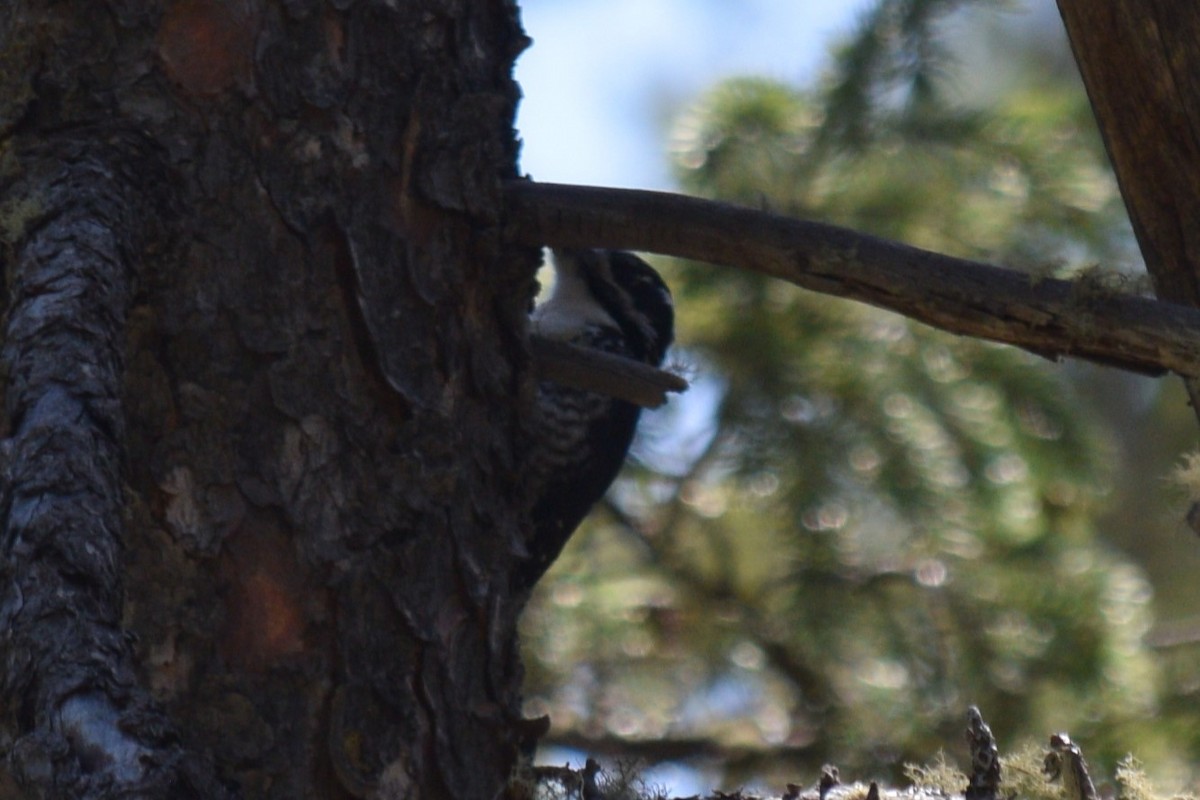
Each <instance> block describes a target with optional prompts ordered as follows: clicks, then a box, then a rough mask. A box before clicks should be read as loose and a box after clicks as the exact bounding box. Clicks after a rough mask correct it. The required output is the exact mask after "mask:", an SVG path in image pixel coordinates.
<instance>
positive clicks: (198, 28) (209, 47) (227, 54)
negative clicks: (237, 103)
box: [158, 0, 257, 95]
mask: <svg viewBox="0 0 1200 800" xmlns="http://www.w3.org/2000/svg"><path fill="white" fill-rule="evenodd" d="M255 22H256V20H255V19H254V18H252V17H251V15H250V13H249V12H248V10H247V8H246V5H245V4H244V3H241V2H215V0H179V2H177V3H174V4H172V6H171V7H170V8H169V9H168V10H167V12H166V14H165V15H163V20H162V25H160V26H159V29H158V55H159V57H160V58H162V60H163V64H164V65H165V66H166V70H167V74H168V75H169V76H170V77H171V79H172V80H174V81H175V82H176V83H178V84H179V85H180V86H182V87H183V88H184V89H185V90H186V91H187V92H188V93H189V94H201V95H213V94H218V93H220V92H222V91H224V90H226V89H228V88H229V87H230V86H232V85H233V84H234V83H237V82H241V83H246V84H248V83H249V80H250V68H251V64H252V63H253V61H252V54H253V48H254V31H255V28H256V27H257V25H256V24H255Z"/></svg>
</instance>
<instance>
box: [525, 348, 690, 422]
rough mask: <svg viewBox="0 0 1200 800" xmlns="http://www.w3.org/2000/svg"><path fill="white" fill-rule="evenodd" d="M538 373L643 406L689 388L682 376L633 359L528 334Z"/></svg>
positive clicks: (661, 400) (652, 405) (656, 403)
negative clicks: (668, 394)
mask: <svg viewBox="0 0 1200 800" xmlns="http://www.w3.org/2000/svg"><path fill="white" fill-rule="evenodd" d="M529 340H530V345H531V346H532V349H533V358H534V363H535V364H536V366H537V371H538V375H539V376H540V377H542V378H545V379H547V380H552V381H556V382H557V383H563V384H566V385H568V386H573V387H575V388H577V389H586V390H588V391H592V392H600V393H602V394H606V395H609V396H610V397H616V398H619V399H621V400H627V401H629V402H630V403H635V404H637V405H639V406H642V407H643V408H658V407H659V406H661V405H662V404H663V403H665V402H667V393H668V392H684V391H687V388H688V384H687V381H685V380H684V379H683V378H681V377H679V376H678V375H675V374H673V373H670V372H664V371H663V370H661V369H655V368H654V367H651V366H648V365H646V364H643V363H641V362H640V361H633V360H632V359H628V358H622V357H621V356H615V355H612V354H610V353H605V352H602V351H600V350H593V349H591V348H587V347H578V346H576V345H573V344H570V343H569V342H563V341H558V340H556V339H547V338H546V337H544V336H538V335H536V334H534V335H533V336H530V337H529Z"/></svg>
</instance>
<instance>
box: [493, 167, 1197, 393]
mask: <svg viewBox="0 0 1200 800" xmlns="http://www.w3.org/2000/svg"><path fill="white" fill-rule="evenodd" d="M506 207H507V214H508V233H509V235H510V236H511V237H513V239H514V240H516V241H519V242H522V243H526V244H532V243H542V244H546V245H550V246H556V247H583V246H600V247H618V248H627V249H634V250H646V251H651V252H655V253H663V254H666V255H674V256H679V257H682V258H690V259H695V260H700V261H708V262H712V263H718V264H725V265H728V266H734V267H741V268H745V269H750V270H754V271H757V272H761V273H763V274H766V275H771V276H773V277H776V278H781V279H783V280H787V281H790V282H792V283H794V284H796V285H798V286H802V287H804V288H806V289H812V290H813V291H817V292H822V293H825V294H831V295H836V296H838V297H846V298H850V299H852V300H859V301H862V302H865V303H870V304H872V305H876V306H879V307H881V308H886V309H888V310H891V311H896V312H898V313H901V314H904V315H906V316H908V317H911V318H913V319H915V320H918V321H920V322H924V323H926V324H928V325H932V326H934V327H937V328H941V329H943V330H946V331H949V332H951V333H956V334H960V335H965V336H975V337H978V338H981V339H990V340H992V341H996V342H1003V343H1005V344H1011V345H1016V346H1018V347H1022V348H1025V349H1026V350H1029V351H1031V352H1034V353H1037V354H1038V355H1042V356H1045V357H1047V358H1058V357H1061V356H1075V357H1079V358H1086V359H1090V360H1093V361H1099V362H1101V363H1105V364H1110V365H1114V366H1118V367H1121V368H1124V369H1130V370H1134V371H1138V372H1144V373H1149V374H1158V373H1162V372H1163V371H1167V370H1169V371H1172V372H1176V373H1179V374H1180V375H1185V376H1196V375H1200V311H1196V310H1194V309H1191V308H1187V307H1185V306H1182V305H1177V304H1175V303H1169V302H1163V301H1155V300H1152V299H1148V298H1144V297H1138V296H1133V295H1125V294H1119V293H1116V292H1112V291H1107V290H1104V289H1102V288H1099V287H1095V286H1091V285H1089V284H1088V283H1087V282H1086V281H1065V280H1059V279H1054V278H1035V277H1032V276H1030V275H1027V274H1024V273H1021V272H1017V271H1014V270H1009V269H1003V268H1000V267H996V266H991V265H988V264H982V263H978V262H974V261H968V260H966V259H961V258H954V257H951V256H946V255H942V254H939V253H932V252H929V251H926V250H920V249H918V248H915V247H909V246H908V245H904V244H900V243H897V242H890V241H886V240H884V239H879V238H876V237H873V236H868V235H866V234H861V233H857V232H855V231H851V230H847V229H845V228H839V227H836V226H833V225H826V224H821V223H816V222H805V221H802V220H796V219H790V218H787V217H783V216H780V215H777V214H772V213H770V212H765V211H758V210H754V209H749V208H743V207H739V206H734V205H730V204H727V203H720V202H715V201H711V200H702V199H699V198H693V197H682V196H679V195H674V194H666V193H662V192H647V191H637V190H629V189H605V188H597V187H586V186H563V185H557V184H539V183H533V182H529V181H517V182H510V183H508V184H507V185H506Z"/></svg>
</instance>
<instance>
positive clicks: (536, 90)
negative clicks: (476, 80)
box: [516, 0, 871, 189]
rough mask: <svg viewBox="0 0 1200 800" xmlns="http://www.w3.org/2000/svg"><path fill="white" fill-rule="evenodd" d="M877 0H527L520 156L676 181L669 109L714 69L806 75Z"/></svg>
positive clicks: (567, 169) (575, 174)
mask: <svg viewBox="0 0 1200 800" xmlns="http://www.w3.org/2000/svg"><path fill="white" fill-rule="evenodd" d="M869 5H871V2H870V0H524V1H523V2H522V3H521V14H522V20H523V23H524V25H525V31H526V33H527V34H529V36H531V37H532V38H533V45H532V46H531V47H530V48H529V50H527V51H526V52H525V53H524V54H523V55H522V56H521V59H520V61H519V62H518V63H517V73H516V76H517V81H518V82H519V83H520V84H521V88H522V91H523V93H524V99H523V100H522V102H521V107H520V110H519V113H518V118H517V127H518V130H519V132H520V135H521V137H522V139H523V140H524V147H523V149H522V158H521V167H522V169H523V170H524V171H525V172H526V173H527V174H529V175H530V176H531V177H533V178H534V179H535V180H539V181H544V182H561V183H582V184H593V185H600V186H620V187H625V188H636V189H670V188H672V181H671V177H670V168H669V162H668V159H667V147H666V143H667V140H668V133H669V130H670V123H671V119H672V117H673V116H674V115H675V114H677V113H678V112H679V111H680V110H681V109H683V108H685V107H686V106H687V104H688V103H690V102H691V101H693V100H694V99H695V98H696V97H697V96H698V95H699V94H700V93H702V92H703V91H704V90H705V89H706V88H708V87H710V86H712V85H713V84H714V83H716V82H717V81H718V80H720V79H721V78H724V77H730V76H733V75H744V74H755V75H765V76H768V77H773V78H778V79H781V80H786V81H790V82H796V83H801V84H807V83H810V82H811V81H812V80H814V79H815V78H816V76H817V74H818V70H819V69H820V68H821V67H822V65H824V64H826V63H828V52H829V48H830V46H831V43H832V42H833V41H835V39H836V38H837V37H844V36H846V35H847V34H848V33H849V32H850V31H852V30H853V27H854V24H855V20H856V19H857V18H858V16H859V15H860V14H861V13H863V10H864V9H865V8H866V7H868V6H869Z"/></svg>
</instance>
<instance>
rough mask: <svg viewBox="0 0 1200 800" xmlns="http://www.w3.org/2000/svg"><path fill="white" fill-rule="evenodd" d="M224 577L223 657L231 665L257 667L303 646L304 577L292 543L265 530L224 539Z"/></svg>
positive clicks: (297, 651) (268, 665)
mask: <svg viewBox="0 0 1200 800" xmlns="http://www.w3.org/2000/svg"><path fill="white" fill-rule="evenodd" d="M226 546H227V551H226V558H225V559H224V560H223V564H222V570H221V572H222V573H223V577H224V578H225V579H226V582H227V586H228V587H229V591H228V595H227V599H226V607H225V611H226V617H225V629H224V631H223V635H222V637H221V647H222V651H223V655H224V656H225V658H226V660H227V661H228V662H229V663H230V664H234V665H237V666H241V667H242V668H245V669H250V670H255V671H257V670H262V669H266V668H268V667H270V666H271V665H272V664H275V663H276V662H278V661H280V660H281V659H284V658H287V657H288V656H293V655H296V654H297V653H300V652H302V651H303V650H304V629H305V605H304V591H303V587H304V585H303V577H302V574H301V573H302V570H301V568H300V565H299V564H297V563H296V560H295V558H294V554H293V551H292V546H291V543H290V542H288V541H287V539H286V538H285V537H283V536H281V535H279V534H278V533H275V532H272V531H269V530H266V531H264V530H261V529H259V530H254V529H249V530H242V531H240V532H239V533H238V534H235V535H234V536H232V537H230V539H228V540H227V541H226Z"/></svg>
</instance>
